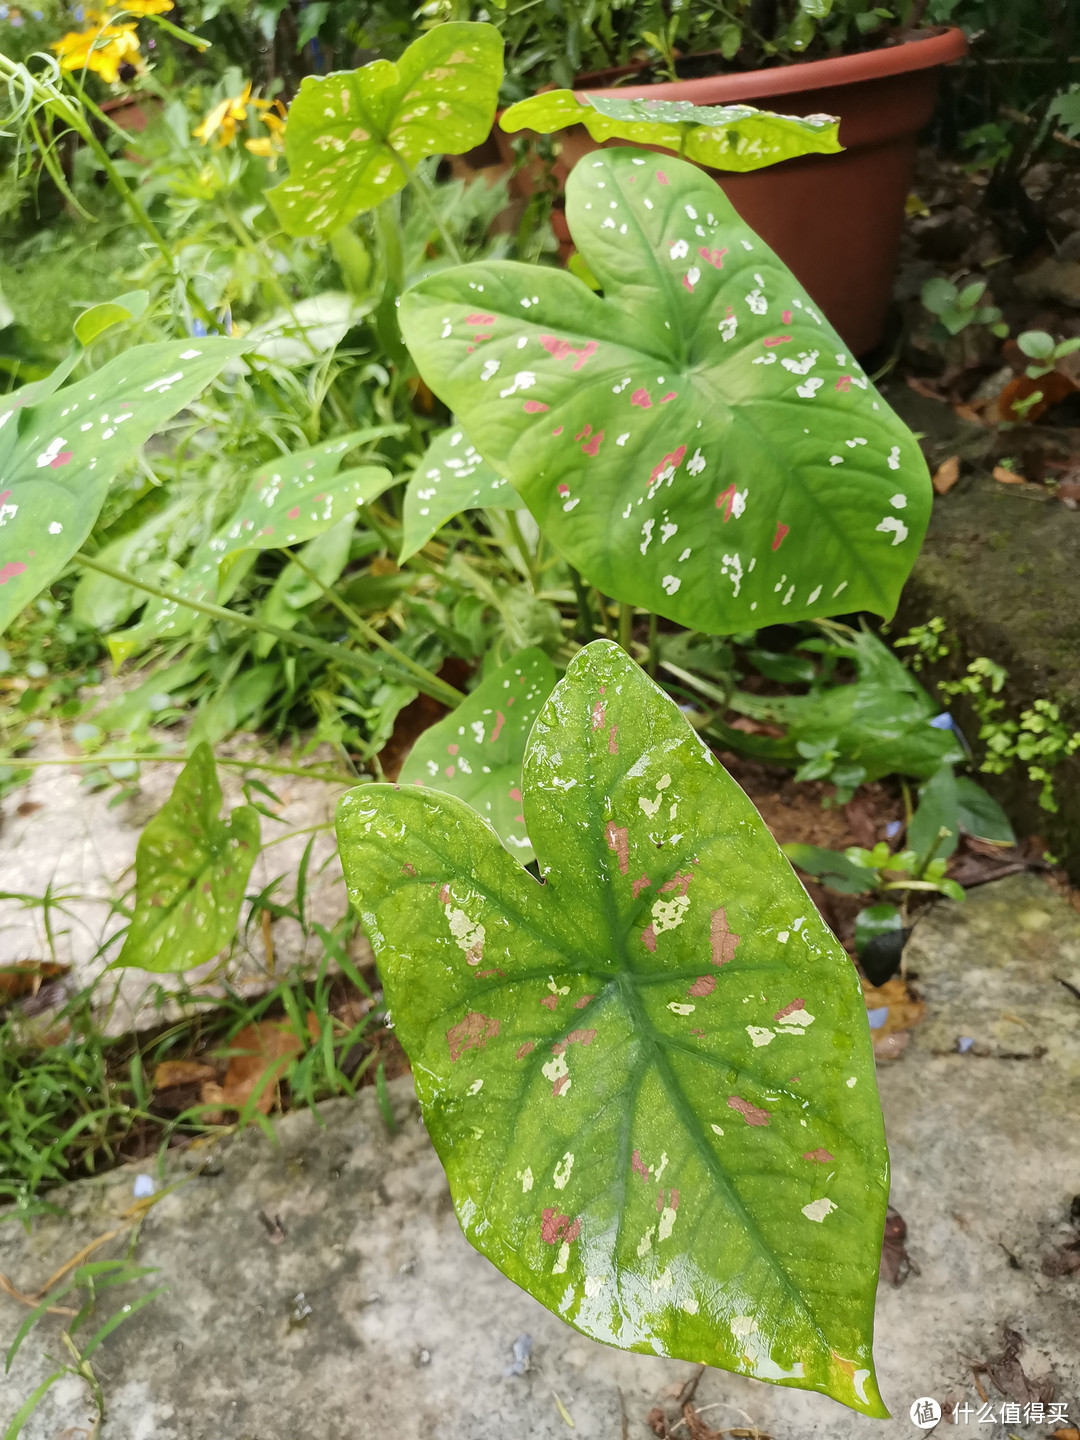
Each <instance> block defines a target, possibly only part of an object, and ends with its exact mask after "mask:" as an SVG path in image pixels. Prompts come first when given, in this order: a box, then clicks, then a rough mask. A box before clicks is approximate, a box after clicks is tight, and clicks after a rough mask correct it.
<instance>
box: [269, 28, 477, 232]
mask: <svg viewBox="0 0 1080 1440" xmlns="http://www.w3.org/2000/svg"><path fill="white" fill-rule="evenodd" d="M502 54H503V42H502V36H501V35H500V34H499V32H498V30H496V29H495V27H494V26H493V25H481V24H473V23H470V22H468V21H454V22H451V23H449V24H446V25H437V26H436V27H435V29H434V30H429V31H428V32H427V34H426V35H421V36H420V38H419V39H418V40H414V41H413V43H412V44H411V45H410V46H409V48H408V49H407V50H406V51H405V53H404V54H403V55H402V56H401V58H400V59H399V60H398V61H397V62H396V64H395V63H392V62H391V61H389V60H373V61H372V62H371V64H370V65H363V66H361V67H360V69H359V70H350V71H344V70H339V71H335V72H334V73H333V74H331V75H314V76H313V75H308V76H305V78H304V80H303V82H302V83H301V86H300V91H299V94H298V95H297V97H296V99H295V100H294V101H293V103H292V106H291V108H290V110H289V117H288V121H287V122H286V126H285V155H286V158H287V159H288V162H289V178H288V179H287V180H285V181H283V182H282V183H281V184H280V185H277V186H275V188H274V189H273V190H271V191H269V192H268V194H269V197H270V200H271V203H272V204H273V206H274V209H275V210H276V212H277V215H278V218H279V219H280V221H281V223H282V225H283V226H284V227H285V229H286V230H287V231H288V232H289V234H290V235H315V234H323V233H327V232H330V231H333V230H337V229H339V228H340V227H341V226H342V225H344V224H345V222H346V221H347V220H349V219H351V218H352V216H354V215H356V214H357V213H358V212H359V211H361V210H370V209H372V208H373V207H374V206H376V205H378V204H380V202H381V201H383V200H385V199H386V198H387V196H388V195H393V194H395V193H396V192H397V191H398V190H400V189H401V188H402V187H403V186H404V185H405V183H406V181H407V179H408V173H409V170H410V169H411V168H412V167H413V166H415V165H416V164H417V163H418V162H419V161H420V160H423V159H425V158H426V157H427V156H428V155H436V154H439V155H460V154H462V153H463V152H464V151H465V150H470V149H472V147H473V146H474V145H479V144H480V142H481V141H482V140H484V139H485V138H486V137H487V134H488V132H489V131H490V129H491V125H492V122H493V121H494V119H495V103H496V100H497V98H498V94H499V86H500V85H501V84H502V75H503V59H502ZM402 161H404V164H402Z"/></svg>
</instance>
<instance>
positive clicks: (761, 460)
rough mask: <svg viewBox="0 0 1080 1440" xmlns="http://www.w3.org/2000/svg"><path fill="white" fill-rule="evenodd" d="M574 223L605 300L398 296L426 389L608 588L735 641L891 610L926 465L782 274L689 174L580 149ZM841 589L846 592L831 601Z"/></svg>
mask: <svg viewBox="0 0 1080 1440" xmlns="http://www.w3.org/2000/svg"><path fill="white" fill-rule="evenodd" d="M567 217H568V220H569V223H570V229H571V232H572V233H573V235H574V238H575V240H576V241H577V243H578V245H579V246H580V248H581V251H582V253H583V254H584V256H585V259H586V262H587V263H588V265H589V267H590V269H591V270H592V271H593V273H594V274H595V276H596V277H597V279H598V280H599V281H600V283H601V285H602V286H603V289H604V298H603V299H601V298H600V297H598V296H596V295H594V294H592V293H591V292H590V291H589V290H588V289H587V288H586V287H585V286H584V285H583V284H582V283H581V282H580V281H578V280H576V279H574V278H573V277H572V276H570V275H567V274H566V273H565V272H563V271H559V270H555V269H538V268H537V267H535V266H525V265H517V264H513V263H510V262H505V261H491V262H483V263H478V264H473V265H466V266H462V267H460V268H457V269H453V270H443V271H441V272H440V273H438V274H436V275H431V276H428V277H427V278H426V279H424V280H423V281H421V282H420V284H418V285H416V286H414V287H413V288H412V289H411V290H409V291H407V292H406V294H405V296H404V297H403V299H402V302H401V312H400V315H401V325H402V333H403V334H404V336H405V340H406V343H407V344H408V346H409V349H410V351H411V352H412V354H413V358H414V359H415V360H416V363H417V365H418V366H419V369H420V371H421V373H422V375H423V377H424V379H425V380H426V381H427V383H428V385H429V386H430V387H431V388H432V390H434V391H435V393H436V394H437V395H438V396H439V398H440V399H441V400H443V401H444V402H445V403H446V404H447V405H449V406H450V407H451V409H452V410H453V411H454V412H455V413H456V414H457V415H458V417H459V418H460V421H461V423H462V425H463V427H464V429H465V431H466V433H467V434H468V436H469V438H470V440H471V441H472V443H473V444H474V445H475V446H476V448H477V449H478V450H479V451H480V453H481V455H483V457H484V459H485V460H487V462H488V463H489V464H490V465H492V466H493V467H494V469H495V470H496V471H497V472H498V473H499V474H501V475H505V476H506V477H507V478H508V479H509V480H510V482H511V484H512V485H513V486H514V488H515V489H516V490H517V492H518V494H519V495H521V497H522V499H523V500H524V501H525V503H526V504H527V505H528V507H529V509H530V510H531V511H532V513H533V514H534V516H535V517H536V519H537V520H538V522H539V523H540V526H541V529H542V530H543V531H544V534H545V535H546V536H547V537H548V538H549V539H550V540H551V541H552V543H553V544H554V545H555V546H556V547H557V548H558V550H559V551H560V552H561V553H562V555H564V556H565V557H566V559H568V560H569V561H570V562H571V564H573V565H574V566H576V567H577V569H578V570H580V571H581V573H582V574H583V575H584V576H585V577H586V578H587V579H588V581H589V582H590V583H591V584H593V585H596V586H597V587H598V588H599V589H600V590H601V591H602V592H603V593H604V594H605V595H611V596H614V597H615V598H616V599H618V600H621V601H626V602H629V603H631V604H635V605H640V606H642V607H643V608H645V609H648V610H652V611H655V612H657V613H659V614H661V615H665V616H667V617H668V618H669V619H672V620H676V621H678V622H679V623H680V624H683V625H686V626H688V627H690V628H692V629H695V630H711V631H714V632H716V633H718V634H734V633H737V632H739V631H744V630H750V629H757V628H759V627H761V626H764V625H768V624H772V623H774V622H777V621H794V620H797V619H800V618H805V617H807V616H812V615H828V614H832V613H835V611H836V609H837V601H838V600H840V602H841V604H842V605H843V607H844V608H850V609H851V610H859V609H867V610H873V611H876V612H877V613H878V614H881V615H890V614H892V612H893V609H894V608H895V605H896V600H897V597H898V595H899V591H900V586H901V584H902V583H903V581H904V579H905V577H906V576H907V574H908V571H909V570H910V568H911V564H912V562H913V560H914V557H915V555H916V554H917V552H918V548H919V544H920V542H921V540H922V535H923V532H924V530H925V528H926V522H927V518H928V516H929V511H930V499H931V488H930V481H929V476H928V473H927V470H926V465H925V463H924V461H923V458H922V456H921V454H920V452H919V448H918V445H917V444H916V442H915V439H914V437H913V436H912V434H911V432H910V431H909V430H908V429H907V427H906V426H905V425H904V424H903V423H902V422H901V421H900V420H899V419H898V418H897V416H896V415H894V414H893V412H892V411H891V410H890V409H889V408H888V406H887V405H886V404H885V402H884V401H883V400H881V399H880V397H879V396H878V395H877V393H876V392H875V390H874V389H873V387H872V386H871V384H870V382H869V380H868V378H867V376H866V375H865V374H864V373H863V371H862V369H861V368H860V367H859V365H858V364H857V363H856V362H855V361H854V360H853V359H852V357H851V355H850V354H849V353H848V352H847V350H846V348H845V347H844V345H843V343H842V342H841V341H840V340H839V338H838V337H837V336H836V334H835V333H834V332H833V330H832V329H831V328H830V327H829V326H828V325H827V324H826V323H825V321H824V320H823V319H822V317H821V316H820V315H819V314H818V312H817V309H816V308H815V306H814V305H813V303H812V302H811V300H810V298H809V296H807V294H806V292H805V291H804V290H802V288H801V287H800V286H799V284H798V282H797V281H796V280H795V278H794V277H793V276H792V274H791V272H790V271H789V270H788V269H787V268H786V267H785V266H783V265H782V264H781V263H780V261H779V260H777V258H776V257H775V256H774V255H773V254H772V253H771V251H769V249H768V248H767V247H766V246H765V244H764V243H763V242H762V241H761V240H759V239H758V238H757V237H756V236H755V235H754V233H753V231H752V230H750V229H749V228H748V227H747V226H746V225H745V224H744V223H743V221H742V220H740V218H739V217H738V215H737V214H736V212H735V210H734V209H733V208H732V206H731V205H730V203H729V202H728V200H727V199H726V198H725V196H724V193H723V191H722V190H721V189H720V188H719V187H718V186H717V185H716V184H715V183H714V182H713V181H712V180H710V179H709V177H708V176H707V175H706V174H705V173H704V172H703V171H701V170H699V169H698V168H697V167H696V166H693V165H688V164H686V163H684V162H683V161H680V160H674V159H672V160H668V159H665V158H663V157H662V156H657V155H656V154H654V153H652V152H651V151H649V152H641V151H636V150H631V149H622V148H619V149H613V150H602V151H599V152H595V153H594V154H591V155H589V156H588V157H586V159H585V160H584V161H582V163H581V164H579V165H578V166H577V167H576V168H575V169H574V171H573V172H572V174H571V176H570V180H569V182H568V184H567ZM841 597H842V600H841Z"/></svg>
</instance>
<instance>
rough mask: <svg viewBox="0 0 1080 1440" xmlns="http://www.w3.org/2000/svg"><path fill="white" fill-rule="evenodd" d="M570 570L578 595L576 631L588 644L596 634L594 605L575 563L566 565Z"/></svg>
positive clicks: (582, 641)
mask: <svg viewBox="0 0 1080 1440" xmlns="http://www.w3.org/2000/svg"><path fill="white" fill-rule="evenodd" d="M566 568H567V569H568V570H569V571H570V579H571V580H572V581H573V582H574V594H575V596H576V597H577V625H576V626H575V627H574V633H575V634H576V635H577V637H578V639H579V640H580V641H581V643H582V644H583V645H587V644H588V643H589V641H590V640H592V639H593V638H594V636H595V635H596V627H595V625H594V624H593V614H592V606H591V605H590V604H589V592H588V591H587V590H586V589H585V582H584V581H583V580H582V578H581V575H580V573H579V572H578V571H577V570H575V569H574V567H573V565H568V566H567V567H566Z"/></svg>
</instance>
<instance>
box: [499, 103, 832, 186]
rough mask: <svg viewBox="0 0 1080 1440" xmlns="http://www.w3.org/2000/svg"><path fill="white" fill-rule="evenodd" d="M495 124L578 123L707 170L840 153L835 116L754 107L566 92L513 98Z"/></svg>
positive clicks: (546, 130)
mask: <svg viewBox="0 0 1080 1440" xmlns="http://www.w3.org/2000/svg"><path fill="white" fill-rule="evenodd" d="M499 124H500V125H501V127H502V128H503V129H504V130H509V131H515V130H537V131H539V132H540V134H542V135H550V134H551V133H552V131H555V130H565V129H566V127H567V126H569V125H584V126H585V129H586V130H587V131H588V132H589V134H590V136H591V137H592V138H593V139H594V140H601V141H603V140H632V141H635V142H636V143H637V144H640V145H662V146H663V147H664V148H665V149H666V150H674V151H677V152H678V154H680V155H682V156H684V157H685V158H686V159H687V160H694V161H696V162H697V163H698V164H699V165H708V166H710V167H711V168H712V169H714V170H760V169H761V168H762V167H763V166H765V165H775V164H777V163H778V162H779V161H781V160H791V159H793V158H794V157H796V156H798V155H821V154H824V155H832V154H835V153H836V152H837V151H838V150H842V149H843V148H844V147H843V146H842V145H841V144H840V141H839V138H838V134H837V132H838V130H839V128H840V122H839V120H837V118H836V117H835V116H834V115H807V116H805V117H803V116H798V115H775V114H773V113H772V112H771V111H769V110H757V109H755V107H754V106H753V105H693V104H691V103H690V101H689V100H625V99H621V98H620V97H618V96H614V95H592V94H589V93H588V92H584V91H583V92H582V93H580V94H578V93H576V92H575V91H573V90H545V91H544V92H543V93H542V94H539V95H530V96H529V98H528V99H527V100H519V101H518V103H517V104H516V105H511V106H510V108H509V109H508V110H506V111H505V112H504V113H503V115H502V116H501V117H500V119H499Z"/></svg>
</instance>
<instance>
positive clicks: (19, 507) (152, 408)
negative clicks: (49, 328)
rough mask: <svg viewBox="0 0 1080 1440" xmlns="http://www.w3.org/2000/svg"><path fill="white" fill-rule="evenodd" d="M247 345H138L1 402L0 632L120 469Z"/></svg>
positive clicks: (61, 559) (39, 586)
mask: <svg viewBox="0 0 1080 1440" xmlns="http://www.w3.org/2000/svg"><path fill="white" fill-rule="evenodd" d="M244 348H245V346H244V343H243V342H242V341H240V342H238V341H231V340H198V341H194V342H192V341H188V340H164V341H161V342H160V343H158V344H155V345H139V346H136V347H135V348H134V349H131V350H125V351H124V353H123V354H122V355H117V356H116V358H115V359H114V360H110V361H109V362H108V364H107V365H103V366H102V367H101V369H100V370H98V371H97V372H96V373H95V374H93V375H91V376H89V378H88V379H86V380H80V381H79V382H78V383H77V384H75V385H67V386H65V387H64V388H62V389H59V390H56V391H55V393H54V392H53V390H52V387H51V384H50V381H49V380H46V381H39V382H38V383H37V384H36V385H29V386H27V387H26V389H25V390H19V391H16V393H15V394H14V395H12V396H9V397H7V398H6V399H5V400H4V401H3V404H2V407H0V632H2V631H3V630H5V629H6V628H7V626H8V625H10V624H11V622H12V620H13V619H14V618H15V616H16V615H18V613H19V611H20V610H22V608H23V607H24V606H25V605H28V604H29V603H30V601H31V600H33V598H34V596H35V595H37V594H38V593H39V592H40V591H42V590H44V588H45V586H46V585H48V584H49V583H50V581H52V580H54V579H55V578H56V576H57V575H59V573H60V571H61V570H63V568H64V566H65V565H66V564H67V563H68V561H69V560H70V559H71V557H72V555H74V554H75V552H76V550H78V548H79V546H80V545H81V544H82V543H83V541H84V540H85V539H86V537H87V536H88V535H89V534H90V531H91V529H92V528H93V524H94V521H95V520H96V519H97V517H98V512H99V511H100V509H101V506H102V504H103V503H104V500H105V496H106V494H107V493H108V489H109V484H110V482H111V480H112V479H113V477H114V476H115V474H116V472H117V471H118V470H119V469H120V467H121V466H122V465H124V464H125V463H126V462H127V461H128V460H130V459H131V457H132V456H133V455H134V454H135V452H136V451H137V450H138V448H139V446H140V445H142V444H143V443H144V442H145V441H146V440H148V439H149V438H150V436H151V435H153V434H154V433H155V432H156V431H158V430H160V429H161V427H162V426H163V425H164V424H165V422H166V421H167V420H170V419H171V418H172V416H174V415H175V414H176V413H177V411H178V410H182V409H183V408H184V406H185V405H188V404H190V403H191V401H192V400H194V399H195V397H196V395H198V394H199V392H200V391H201V390H204V389H205V388H206V386H207V385H209V383H210V381H211V380H213V378H214V377H215V375H217V374H218V372H219V371H220V370H221V369H222V367H223V366H224V365H225V363H226V361H227V360H229V359H230V357H232V356H234V355H239V354H240V353H241V352H242V351H243V350H244ZM71 363H74V362H73V361H72V362H71ZM71 363H68V365H67V368H68V369H69V370H70V368H71ZM61 368H63V367H61Z"/></svg>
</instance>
